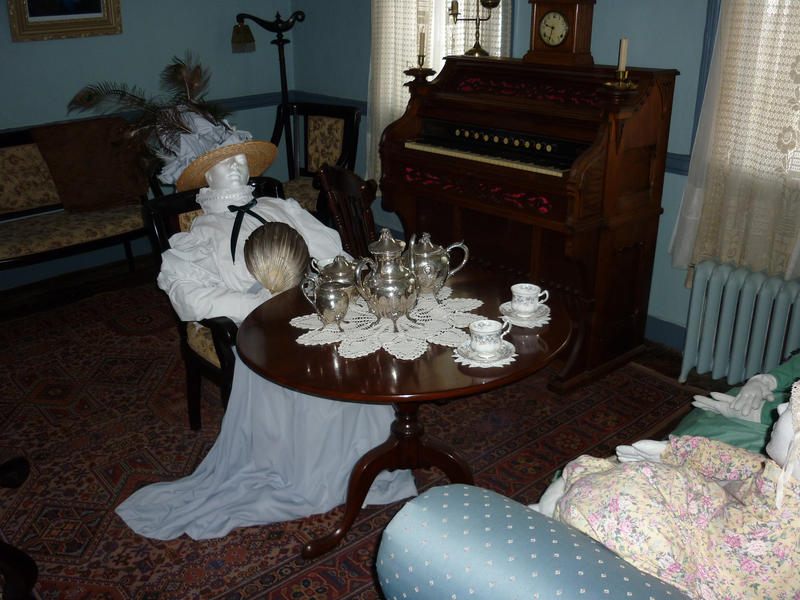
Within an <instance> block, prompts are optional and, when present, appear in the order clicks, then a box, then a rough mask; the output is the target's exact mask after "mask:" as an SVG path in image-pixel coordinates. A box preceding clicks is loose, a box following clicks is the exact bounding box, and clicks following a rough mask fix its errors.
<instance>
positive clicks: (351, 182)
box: [319, 165, 378, 258]
mask: <svg viewBox="0 0 800 600" xmlns="http://www.w3.org/2000/svg"><path fill="white" fill-rule="evenodd" d="M319 175H320V183H321V185H322V191H323V193H324V195H325V197H326V199H327V200H328V208H329V209H330V212H331V215H332V216H333V223H334V226H335V227H336V229H337V230H338V231H339V235H340V237H341V238H342V246H343V247H344V249H345V250H346V251H347V252H348V253H349V254H350V255H351V256H353V257H354V258H361V257H364V256H369V255H370V254H369V244H370V243H371V242H374V241H375V240H377V239H378V235H377V233H376V231H375V221H374V219H373V217H372V202H373V201H374V200H375V195H376V193H377V191H378V184H377V183H375V181H374V180H372V179H370V180H368V181H364V180H363V179H361V177H359V176H358V175H356V174H355V173H353V172H352V171H350V170H349V169H345V168H343V167H335V166H330V165H323V167H322V168H321V169H320V171H319Z"/></svg>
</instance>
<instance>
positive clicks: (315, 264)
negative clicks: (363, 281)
mask: <svg viewBox="0 0 800 600" xmlns="http://www.w3.org/2000/svg"><path fill="white" fill-rule="evenodd" d="M320 262H322V261H318V260H317V259H316V258H312V259H311V270H312V272H315V273H316V274H317V279H318V281H319V283H326V282H329V281H335V282H338V283H345V284H347V285H349V286H351V290H352V293H351V298H350V299H351V300H352V296H353V295H354V294H355V282H356V278H355V274H356V264H355V263H354V262H351V261H349V260H347V259H346V258H345V257H344V256H342V255H341V254H339V255H337V256H336V258H334V259H333V260H331V261H329V262H327V263H323V264H320Z"/></svg>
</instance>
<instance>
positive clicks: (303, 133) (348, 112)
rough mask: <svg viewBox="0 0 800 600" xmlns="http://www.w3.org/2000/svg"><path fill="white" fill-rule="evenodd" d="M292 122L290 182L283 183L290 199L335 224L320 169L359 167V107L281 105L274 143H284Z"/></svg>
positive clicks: (289, 160)
mask: <svg viewBox="0 0 800 600" xmlns="http://www.w3.org/2000/svg"><path fill="white" fill-rule="evenodd" d="M286 119H288V120H289V127H290V131H291V136H290V137H291V140H290V143H288V144H286V154H287V157H288V158H287V162H288V167H289V169H288V170H289V179H288V180H287V181H284V182H283V188H284V191H285V192H286V197H287V198H294V199H295V200H297V201H298V202H299V203H300V205H301V206H302V207H303V208H305V209H306V210H308V211H310V212H313V213H317V216H318V217H319V218H320V220H322V221H323V222H325V223H326V224H328V225H331V222H330V215H328V214H326V210H327V207H326V206H325V203H324V202H319V203H318V200H319V199H320V198H321V193H320V184H319V180H318V176H317V174H318V172H319V168H320V167H321V166H322V165H324V164H329V165H337V166H340V167H344V168H346V169H350V170H351V171H352V170H353V169H354V168H355V164H356V152H357V150H358V127H359V124H360V123H361V110H360V109H358V108H356V107H355V106H343V105H339V104H318V103H313V102H291V103H289V104H288V105H283V104H281V105H279V106H278V113H277V118H276V120H275V128H274V130H273V133H272V143H273V144H275V145H276V146H277V145H279V144H280V141H281V137H282V135H283V133H284V130H285V120H286Z"/></svg>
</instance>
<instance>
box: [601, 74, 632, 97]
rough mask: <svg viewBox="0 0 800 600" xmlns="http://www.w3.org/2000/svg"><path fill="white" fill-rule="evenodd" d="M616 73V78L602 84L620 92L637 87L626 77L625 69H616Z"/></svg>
mask: <svg viewBox="0 0 800 600" xmlns="http://www.w3.org/2000/svg"><path fill="white" fill-rule="evenodd" d="M616 73H617V78H616V79H615V80H614V81H606V82H605V83H604V84H603V85H605V86H606V87H609V88H612V89H613V90H614V91H620V92H626V91H633V90H635V89H637V88H638V87H639V86H638V85H637V84H635V83H634V82H633V81H631V80H630V79H629V78H628V71H627V69H626V70H624V71H617V72H616Z"/></svg>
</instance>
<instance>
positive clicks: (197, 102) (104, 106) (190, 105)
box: [67, 52, 228, 170]
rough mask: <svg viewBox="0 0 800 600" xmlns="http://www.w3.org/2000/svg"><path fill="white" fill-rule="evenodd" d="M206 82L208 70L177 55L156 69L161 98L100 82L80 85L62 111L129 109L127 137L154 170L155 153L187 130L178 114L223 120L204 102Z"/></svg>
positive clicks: (161, 153)
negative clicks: (140, 146) (137, 143)
mask: <svg viewBox="0 0 800 600" xmlns="http://www.w3.org/2000/svg"><path fill="white" fill-rule="evenodd" d="M210 81H211V72H210V71H209V70H208V69H206V68H204V67H203V65H202V64H200V62H199V61H198V60H197V58H196V57H195V56H194V55H193V54H192V53H191V52H187V53H186V56H185V58H183V59H181V58H178V57H177V56H175V57H173V58H172V61H171V62H170V63H169V64H168V65H167V66H166V67H164V69H163V70H162V71H161V75H160V87H161V90H162V91H163V92H165V93H164V94H163V95H162V96H159V97H150V96H147V94H146V93H145V92H144V91H143V90H142V89H140V88H138V87H135V86H128V85H127V84H124V83H117V82H100V83H93V84H89V85H86V86H84V87H83V88H82V89H81V90H80V91H79V92H78V93H77V94H75V96H74V97H73V98H72V99H71V100H70V101H69V103H68V105H67V109H68V110H69V111H70V112H72V111H77V112H86V111H92V112H96V113H101V114H104V113H109V112H111V111H114V110H120V109H121V110H123V111H130V112H131V113H133V115H132V117H131V119H130V122H131V129H130V133H131V136H132V137H133V138H138V139H139V140H141V141H142V142H143V143H144V145H145V148H146V152H147V156H145V157H144V158H145V160H146V161H147V162H148V163H149V164H151V165H152V169H153V170H155V169H157V168H159V166H160V163H161V162H162V160H163V159H159V158H158V157H163V156H169V155H170V154H172V150H171V148H173V147H175V144H176V143H177V140H178V137H179V136H180V134H182V133H191V131H192V129H191V127H190V126H189V124H188V123H187V122H186V120H185V118H184V116H183V115H184V114H185V112H186V111H191V112H195V113H197V114H199V115H200V116H202V117H204V118H205V119H207V120H208V121H210V122H211V123H213V124H214V125H221V124H224V123H223V119H224V118H225V117H226V116H228V113H227V112H226V111H225V110H223V109H222V108H221V107H220V106H218V105H216V104H213V103H210V102H208V101H206V100H205V96H206V94H207V93H208V86H209V83H210Z"/></svg>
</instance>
